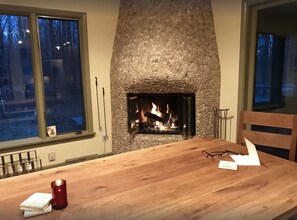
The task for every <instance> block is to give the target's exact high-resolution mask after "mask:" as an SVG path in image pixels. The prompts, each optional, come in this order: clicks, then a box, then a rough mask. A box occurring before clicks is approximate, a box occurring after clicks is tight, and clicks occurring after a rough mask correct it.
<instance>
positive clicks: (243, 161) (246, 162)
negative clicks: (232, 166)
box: [230, 138, 261, 166]
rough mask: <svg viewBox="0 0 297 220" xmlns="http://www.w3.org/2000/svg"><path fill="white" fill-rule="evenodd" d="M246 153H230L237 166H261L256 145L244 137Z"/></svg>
mask: <svg viewBox="0 0 297 220" xmlns="http://www.w3.org/2000/svg"><path fill="white" fill-rule="evenodd" d="M244 140H245V143H246V147H247V150H248V155H230V156H231V157H232V159H233V160H234V161H235V162H236V163H237V164H238V165H239V166H261V164H260V160H259V156H258V153H257V149H256V146H255V145H254V144H253V143H252V142H250V141H249V140H248V139H246V138H245V139H244Z"/></svg>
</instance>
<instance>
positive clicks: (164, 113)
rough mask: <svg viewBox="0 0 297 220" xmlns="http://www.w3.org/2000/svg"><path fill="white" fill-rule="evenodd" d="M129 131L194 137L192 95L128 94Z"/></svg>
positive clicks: (193, 97)
mask: <svg viewBox="0 0 297 220" xmlns="http://www.w3.org/2000/svg"><path fill="white" fill-rule="evenodd" d="M127 99H128V130H129V132H130V133H142V134H183V135H195V94H192V93H191V94H190V93H165V94H164V93H163V94H157V93H138V94H136V93H128V94H127Z"/></svg>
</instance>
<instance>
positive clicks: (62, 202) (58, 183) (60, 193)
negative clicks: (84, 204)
mask: <svg viewBox="0 0 297 220" xmlns="http://www.w3.org/2000/svg"><path fill="white" fill-rule="evenodd" d="M51 187H52V195H53V201H52V205H53V208H54V209H64V208H65V207H66V206H67V205H68V202H67V190H66V180H62V179H60V180H55V181H53V182H52V183H51Z"/></svg>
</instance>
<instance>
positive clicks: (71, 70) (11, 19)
mask: <svg viewBox="0 0 297 220" xmlns="http://www.w3.org/2000/svg"><path fill="white" fill-rule="evenodd" d="M32 18H34V19H36V18H37V27H35V30H37V34H36V32H34V31H33V32H32V28H30V24H32V23H30V19H32ZM80 28H81V25H80V23H79V16H78V17H77V18H74V19H70V18H67V19H64V18H62V16H59V18H51V17H49V16H46V17H42V16H39V17H37V16H36V14H35V15H32V14H31V15H22V16H20V15H13V14H0V130H1V133H0V142H3V143H4V142H6V141H17V140H21V139H27V138H41V139H46V136H47V133H46V129H44V128H45V127H47V126H52V125H55V126H56V130H57V134H58V135H63V134H71V133H73V134H75V133H77V132H81V131H85V130H87V124H86V109H85V108H86V100H84V97H85V95H84V92H85V89H84V86H85V84H83V77H84V75H83V74H84V72H83V71H82V69H83V68H82V65H83V63H82V57H83V56H82V54H81V48H80V45H82V40H81V39H80V37H81V36H80V35H79V33H82V32H81V30H80ZM35 39H36V41H35ZM38 45H40V50H37V49H36V48H38ZM36 51H38V52H36ZM38 53H40V54H38ZM40 59H41V60H40ZM39 61H40V62H39ZM83 61H84V62H85V60H83ZM36 63H37V64H36ZM33 64H36V65H35V68H34V66H33ZM40 79H41V80H40ZM40 88H41V89H40ZM36 91H38V92H39V93H38V96H37V95H36V94H37V93H36ZM40 103H41V104H40ZM40 106H41V107H40ZM38 109H39V110H38ZM40 109H41V110H40ZM39 112H41V113H39ZM28 143H29V142H28ZM12 146H13V145H12Z"/></svg>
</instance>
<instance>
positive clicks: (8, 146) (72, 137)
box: [0, 132, 95, 153]
mask: <svg viewBox="0 0 297 220" xmlns="http://www.w3.org/2000/svg"><path fill="white" fill-rule="evenodd" d="M94 136H95V132H82V133H75V134H73V133H72V134H65V135H60V136H57V137H54V138H47V139H44V140H42V139H40V138H28V139H22V140H17V141H8V142H3V143H0V150H1V153H5V152H10V151H12V150H23V149H30V148H34V147H42V146H48V145H53V144H61V143H66V142H71V141H77V140H83V139H88V138H93V137H94Z"/></svg>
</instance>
